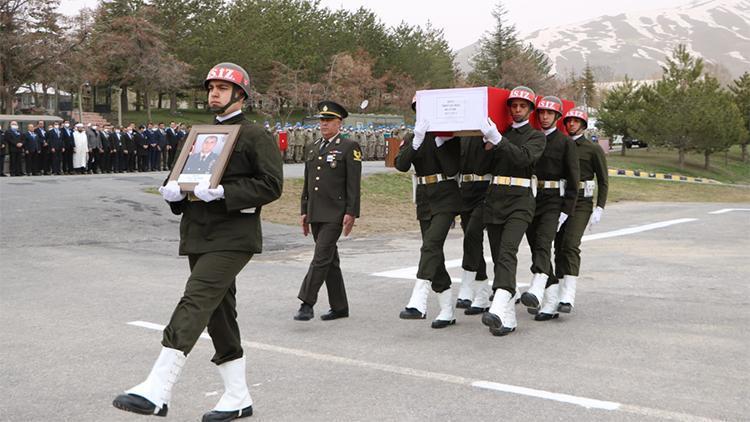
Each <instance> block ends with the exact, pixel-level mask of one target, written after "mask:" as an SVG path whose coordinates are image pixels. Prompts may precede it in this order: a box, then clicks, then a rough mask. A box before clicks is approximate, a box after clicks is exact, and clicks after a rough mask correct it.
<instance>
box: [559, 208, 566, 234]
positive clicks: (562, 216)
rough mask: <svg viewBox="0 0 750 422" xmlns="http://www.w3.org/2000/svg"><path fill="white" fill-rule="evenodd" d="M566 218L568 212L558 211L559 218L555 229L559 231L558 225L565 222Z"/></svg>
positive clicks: (560, 225)
mask: <svg viewBox="0 0 750 422" xmlns="http://www.w3.org/2000/svg"><path fill="white" fill-rule="evenodd" d="M567 219H568V214H565V213H564V212H561V213H560V218H559V219H558V220H557V231H560V227H562V225H563V224H564V223H565V220H567Z"/></svg>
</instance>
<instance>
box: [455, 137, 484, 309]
mask: <svg viewBox="0 0 750 422" xmlns="http://www.w3.org/2000/svg"><path fill="white" fill-rule="evenodd" d="M491 159H492V155H491V154H488V153H487V151H485V149H484V142H483V140H482V137H481V136H466V137H462V138H461V203H462V206H461V229H462V230H463V232H464V239H463V259H462V260H461V269H462V271H461V289H460V290H459V291H458V298H457V299H456V307H457V308H464V309H466V310H465V311H464V314H465V315H479V314H481V313H484V312H485V311H487V309H489V306H490V294H491V291H492V286H491V285H490V284H489V283H488V281H487V263H486V262H485V261H484V228H485V224H484V216H483V210H484V198H485V195H486V194H487V189H488V188H489V185H490V181H491V180H492V174H484V173H483V171H484V170H485V169H488V168H490V161H491Z"/></svg>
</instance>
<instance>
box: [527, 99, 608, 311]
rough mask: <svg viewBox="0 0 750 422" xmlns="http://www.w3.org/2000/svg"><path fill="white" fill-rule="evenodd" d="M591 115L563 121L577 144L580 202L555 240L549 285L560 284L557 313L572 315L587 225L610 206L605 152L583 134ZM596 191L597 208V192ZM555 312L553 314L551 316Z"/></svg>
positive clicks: (572, 114)
mask: <svg viewBox="0 0 750 422" xmlns="http://www.w3.org/2000/svg"><path fill="white" fill-rule="evenodd" d="M588 120H589V118H588V113H586V111H585V110H583V109H581V108H574V109H572V110H570V111H568V112H567V113H566V114H565V117H564V118H563V123H564V124H565V128H566V129H567V130H568V133H569V134H570V136H571V138H573V140H574V141H575V144H576V155H577V156H578V165H579V169H580V180H581V181H580V183H579V185H578V188H579V189H578V200H577V201H576V206H575V211H573V215H572V216H571V217H570V218H568V219H567V221H565V223H563V225H562V227H561V228H560V231H559V232H558V233H557V236H556V237H555V277H550V278H551V280H550V281H549V282H548V284H550V285H551V284H556V283H558V282H559V305H558V307H557V309H556V311H559V312H563V313H570V311H571V310H572V309H573V306H574V305H575V297H576V287H577V286H576V285H577V284H578V274H579V271H580V269H581V249H580V246H581V238H582V237H583V232H584V231H585V230H586V226H587V225H594V224H597V223H599V220H601V218H602V214H603V213H604V205H605V204H606V202H607V191H608V187H609V176H608V173H607V159H606V157H605V156H604V150H603V149H602V148H601V147H600V146H599V145H597V144H595V143H594V142H592V141H590V140H588V139H587V138H586V136H585V135H584V134H583V132H584V131H585V130H586V128H587V127H588ZM595 190H596V192H597V194H596V208H594V191H595ZM550 312H551V313H550ZM556 314H557V313H556V312H555V310H552V311H549V312H548V311H547V310H546V309H543V310H541V311H540V312H539V314H537V319H541V320H545V319H552V318H554V317H555V315H556Z"/></svg>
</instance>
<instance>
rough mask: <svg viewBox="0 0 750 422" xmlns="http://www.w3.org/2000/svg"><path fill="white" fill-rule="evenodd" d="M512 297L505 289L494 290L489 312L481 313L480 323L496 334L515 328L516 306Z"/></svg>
mask: <svg viewBox="0 0 750 422" xmlns="http://www.w3.org/2000/svg"><path fill="white" fill-rule="evenodd" d="M515 304H516V303H515V300H514V297H513V296H511V295H510V293H509V292H508V291H507V290H503V289H497V290H495V298H494V299H493V300H492V306H490V310H489V312H485V313H484V314H483V315H482V323H483V324H484V325H486V326H488V327H490V332H491V333H492V334H493V335H496V336H504V335H507V334H510V333H511V332H513V331H515V330H516V325H517V323H516V306H515Z"/></svg>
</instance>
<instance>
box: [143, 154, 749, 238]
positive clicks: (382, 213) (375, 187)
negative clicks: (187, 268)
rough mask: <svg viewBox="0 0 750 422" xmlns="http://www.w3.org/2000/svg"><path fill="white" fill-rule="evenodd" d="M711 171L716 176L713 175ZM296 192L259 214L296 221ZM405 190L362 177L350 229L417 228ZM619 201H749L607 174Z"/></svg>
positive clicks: (731, 192)
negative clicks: (357, 207) (355, 216)
mask: <svg viewBox="0 0 750 422" xmlns="http://www.w3.org/2000/svg"><path fill="white" fill-rule="evenodd" d="M628 153H629V154H630V155H629V156H627V157H625V159H622V158H620V157H619V156H610V157H608V158H616V159H611V160H610V163H609V164H610V167H617V166H619V165H621V164H622V165H625V164H627V165H628V167H626V168H633V166H635V165H636V164H635V163H641V164H638V165H640V166H642V167H640V169H641V170H648V171H666V172H670V171H674V172H675V173H678V172H677V170H676V163H675V169H673V168H672V167H670V165H669V164H657V163H658V161H657V158H659V157H661V159H662V160H664V156H665V155H666V156H670V157H671V155H669V154H666V153H665V152H658V151H646V150H643V151H633V150H630V151H628ZM737 154H739V153H737ZM692 158H694V157H691V159H692ZM692 161H693V160H691V162H692ZM717 161H718V160H717ZM613 162H614V163H616V164H613ZM742 166H744V165H743V164H741V163H737V162H730V167H728V168H726V169H721V170H719V169H717V170H712V171H714V172H715V173H706V172H701V171H700V169H694V168H693V167H692V166H691V167H686V169H687V170H692V171H693V172H692V173H691V172H688V171H683V172H679V174H684V175H689V176H700V177H711V178H715V179H719V180H721V179H722V178H723V179H724V181H739V182H743V181H744V182H750V174H749V173H750V172H748V170H747V168H744V169H740V167H742ZM717 168H718V163H717ZM636 169H639V168H636ZM738 169H739V170H738ZM717 175H718V176H722V177H717ZM147 191H148V192H151V193H154V194H157V195H158V191H157V190H156V189H154V188H149V189H147ZM301 192H302V179H285V180H284V192H283V194H282V195H281V198H280V199H279V200H277V201H275V202H273V203H271V204H269V205H267V206H265V207H264V208H263V219H264V220H266V221H271V222H274V223H279V224H286V225H295V226H296V225H298V224H299V216H300V195H301ZM411 195H412V186H411V176H410V175H409V174H404V173H389V174H375V175H371V176H367V177H363V178H362V198H361V205H360V208H361V210H360V211H361V215H362V218H361V219H360V220H359V221H357V224H356V228H355V230H356V231H357V233H359V234H372V233H384V232H398V231H414V230H419V224H418V223H417V220H416V211H415V205H414V204H413V203H412V201H411ZM620 201H645V202H747V203H750V187H749V188H745V187H737V186H721V185H702V184H696V183H682V182H669V181H657V180H643V179H634V178H624V177H610V178H609V198H608V200H607V202H608V203H609V204H612V203H615V202H620Z"/></svg>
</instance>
